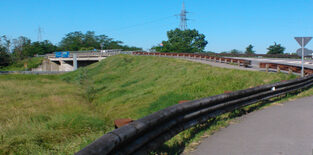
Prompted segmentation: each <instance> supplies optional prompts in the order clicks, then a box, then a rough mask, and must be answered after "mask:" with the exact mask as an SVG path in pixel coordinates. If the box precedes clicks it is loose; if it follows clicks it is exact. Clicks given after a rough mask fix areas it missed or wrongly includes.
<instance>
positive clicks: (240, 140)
mask: <svg viewBox="0 0 313 155" xmlns="http://www.w3.org/2000/svg"><path fill="white" fill-rule="evenodd" d="M312 153H313V96H311V97H306V98H301V99H297V100H295V101H289V102H286V103H284V104H279V105H274V106H270V107H267V108H265V109H262V110H259V111H255V112H252V113H249V114H247V115H245V116H242V117H240V118H238V119H236V123H234V124H231V125H229V126H228V127H226V128H223V129H221V130H220V131H218V132H216V133H215V134H213V135H211V136H209V137H208V138H206V139H204V140H203V141H202V142H201V144H200V145H199V146H198V148H197V149H196V150H195V151H193V152H190V153H188V154H191V155H312Z"/></svg>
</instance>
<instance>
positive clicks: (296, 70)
mask: <svg viewBox="0 0 313 155" xmlns="http://www.w3.org/2000/svg"><path fill="white" fill-rule="evenodd" d="M259 67H260V68H265V69H266V71H267V72H268V71H269V69H274V70H277V72H280V71H281V70H283V71H287V72H289V73H301V69H302V68H301V67H300V66H292V65H285V64H278V63H266V62H260V66H259ZM304 74H305V75H310V74H313V69H311V68H307V67H304Z"/></svg>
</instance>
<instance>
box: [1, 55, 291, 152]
mask: <svg viewBox="0 0 313 155" xmlns="http://www.w3.org/2000/svg"><path fill="white" fill-rule="evenodd" d="M294 77H295V76H290V75H286V74H273V73H263V72H250V71H242V70H231V69H221V68H215V67H211V66H209V65H205V64H200V63H195V62H189V61H186V60H178V59H171V58H157V57H145V56H127V55H118V56H114V57H109V58H108V59H106V60H104V61H102V62H99V63H96V64H93V65H91V66H88V67H87V68H81V69H79V70H78V71H75V72H71V73H68V74H64V75H58V76H50V75H49V76H48V75H46V76H43V75H42V76H38V75H4V76H0V110H1V113H0V154H7V153H17V154H39V153H41V154H48V153H60V154H72V153H74V152H76V151H78V150H80V149H81V148H83V147H84V146H86V145H88V144H89V143H91V142H92V141H93V140H95V139H97V138H99V137H100V136H101V135H103V134H104V133H106V132H108V131H111V130H112V129H113V120H114V119H117V118H133V119H138V118H141V117H143V116H146V115H148V114H151V113H153V112H155V111H158V110H161V109H163V108H165V107H168V106H171V105H174V104H177V102H178V101H180V100H193V99H198V98H203V97H208V96H212V95H217V94H221V93H223V92H224V91H234V90H239V89H244V88H249V87H254V86H257V85H261V84H265V83H273V82H278V81H281V80H286V79H291V78H294ZM224 117H225V116H224ZM221 123H223V122H221ZM217 124H219V123H218V122H217ZM223 124H224V123H223ZM202 129H203V127H201V126H199V127H197V128H192V129H190V130H188V131H185V132H183V133H181V134H179V135H178V136H176V137H175V138H174V139H172V140H170V141H169V142H167V143H166V144H165V145H164V147H163V150H165V151H166V150H169V148H170V150H172V152H170V153H177V151H179V148H180V147H181V146H184V145H185V144H188V143H189V142H191V139H192V138H193V137H194V133H196V131H202ZM205 129H207V127H205ZM212 130H213V129H212Z"/></svg>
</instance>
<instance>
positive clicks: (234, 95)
mask: <svg viewBox="0 0 313 155" xmlns="http://www.w3.org/2000/svg"><path fill="white" fill-rule="evenodd" d="M137 54H138V53H137ZM140 54H142V53H140ZM143 54H144V55H149V54H145V53H143ZM154 54H155V53H154ZM159 55H162V54H159ZM177 55H178V56H179V55H180V54H176V56H177ZM167 56H168V55H167ZM170 56H175V55H174V54H172V55H170ZM184 56H192V57H202V56H201V55H195V54H188V55H185V54H184ZM206 58H207V57H206ZM219 59H220V58H219ZM220 60H221V59H220ZM224 60H225V59H224ZM237 61H238V60H237ZM239 62H240V61H239ZM312 85H313V74H311V75H308V76H305V77H303V78H298V79H293V80H289V81H283V82H278V83H274V84H267V85H263V86H258V87H254V88H249V89H245V90H239V91H234V92H229V93H224V94H220V95H216V96H212V97H208V98H203V99H199V100H194V101H187V102H183V103H181V104H176V105H174V106H171V107H168V108H165V109H163V110H160V111H158V112H155V113H153V114H151V115H148V116H146V117H143V118H141V119H139V120H135V121H133V122H131V123H129V124H127V125H124V126H122V127H120V128H118V129H115V130H113V131H111V132H109V133H107V134H105V135H103V136H102V137H100V138H99V139H97V140H96V141H94V142H93V143H92V144H90V145H88V146H87V147H85V148H84V149H82V150H81V151H79V152H77V153H76V154H77V155H90V154H114V155H116V154H148V153H149V152H150V151H152V150H154V149H156V148H158V147H159V146H160V145H162V144H163V143H164V142H166V141H167V140H169V139H171V138H172V137H173V136H175V135H177V134H178V133H180V132H182V131H184V130H186V129H188V128H190V127H193V126H195V125H197V124H202V123H205V122H206V121H208V119H210V118H214V117H216V116H219V115H221V114H224V113H227V112H231V111H233V110H236V109H240V108H242V107H244V106H247V105H251V104H255V103H258V102H260V101H263V100H268V99H270V98H273V97H278V96H282V95H285V94H287V93H290V92H294V91H299V90H303V89H307V88H310V87H312Z"/></svg>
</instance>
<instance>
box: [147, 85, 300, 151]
mask: <svg viewBox="0 0 313 155" xmlns="http://www.w3.org/2000/svg"><path fill="white" fill-rule="evenodd" d="M300 92H301V91H294V92H291V93H288V94H285V95H281V96H278V97H275V98H272V99H269V100H264V101H260V102H258V103H255V104H252V105H249V106H246V107H243V108H240V109H237V110H234V111H232V112H229V113H226V114H223V115H224V117H221V116H218V117H215V118H211V119H209V120H208V121H207V122H206V123H203V124H199V125H196V126H195V127H192V128H190V129H188V130H185V131H183V132H182V133H185V134H186V133H187V135H189V136H184V135H180V134H182V133H180V134H178V135H176V136H180V138H181V139H180V140H179V141H174V142H173V143H172V144H170V145H168V144H163V145H161V146H160V147H159V148H158V149H157V150H155V151H153V152H151V154H159V155H167V154H171V155H172V154H181V153H183V151H184V150H185V148H186V146H188V145H189V144H190V143H192V142H193V141H194V139H195V138H196V137H199V136H201V135H202V134H203V133H204V132H210V133H211V134H213V133H214V132H216V131H218V130H219V129H220V128H222V127H227V126H228V125H229V120H231V119H234V118H237V117H240V116H243V115H245V114H247V113H250V112H253V111H256V110H259V109H261V108H263V107H266V106H268V105H270V104H272V103H274V102H277V101H281V100H282V99H285V98H288V97H291V96H294V95H297V94H299V93H300Z"/></svg>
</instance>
